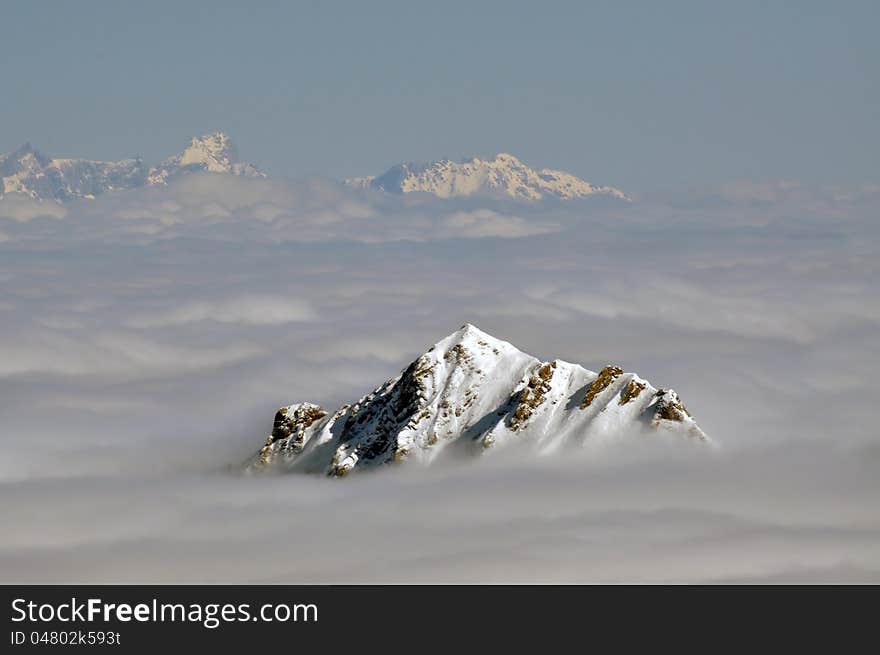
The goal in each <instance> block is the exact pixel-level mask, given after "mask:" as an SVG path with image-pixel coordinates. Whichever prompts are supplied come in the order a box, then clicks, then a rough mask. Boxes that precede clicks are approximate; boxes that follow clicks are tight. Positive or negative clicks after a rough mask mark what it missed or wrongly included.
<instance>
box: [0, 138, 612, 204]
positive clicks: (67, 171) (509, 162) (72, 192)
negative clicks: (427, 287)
mask: <svg viewBox="0 0 880 655" xmlns="http://www.w3.org/2000/svg"><path fill="white" fill-rule="evenodd" d="M193 172H208V173H220V174H225V175H241V176H245V177H265V176H266V175H265V173H263V172H262V171H260V170H259V169H258V168H257V167H256V166H254V165H253V164H248V163H243V162H239V161H238V155H237V152H236V149H235V146H234V145H233V144H232V141H231V140H230V139H229V137H228V136H227V135H226V134H224V133H223V132H214V133H212V134H207V135H205V136H201V137H196V138H194V139H192V141H191V142H190V144H189V146H187V147H186V148H185V149H184V150H183V151H182V152H181V153H180V154H177V155H174V156H172V157H169V158H167V159H165V160H164V161H162V162H160V163H159V164H156V165H153V166H148V165H147V164H145V163H144V162H143V161H142V160H141V159H139V158H137V159H122V160H119V161H91V160H87V159H53V158H50V157H48V156H46V155H44V154H43V153H41V152H40V151H38V150H36V149H34V148H33V147H32V146H31V145H30V144H29V143H26V144H25V145H23V146H22V147H20V148H19V149H18V150H15V151H14V152H11V153H8V154H6V155H0V196H2V195H4V194H10V193H21V194H25V195H27V196H30V197H31V198H34V199H35V200H55V201H59V202H64V201H67V200H72V199H75V198H95V197H97V196H99V195H101V194H103V193H107V192H109V191H119V190H124V189H137V188H141V187H146V186H156V185H163V184H168V183H169V182H171V181H172V180H174V179H175V178H177V177H179V176H181V175H185V174H187V173H193ZM344 184H345V185H347V186H349V187H354V188H365V189H375V190H378V191H384V192H387V193H394V194H404V193H413V192H422V193H429V194H433V195H435V196H437V197H440V198H461V197H468V196H476V195H482V196H494V197H501V198H514V199H517V200H523V201H536V200H541V199H544V198H555V199H559V200H572V199H576V198H586V197H589V196H597V195H598V196H606V197H610V198H617V199H620V200H627V197H626V195H625V194H624V193H623V192H622V191H620V190H619V189H616V188H614V187H610V186H596V185H593V184H591V183H590V182H587V181H586V180H582V179H580V178H578V177H575V176H574V175H572V174H570V173H566V172H564V171H558V170H553V169H549V168H544V169H540V170H535V169H533V168H530V167H528V166H527V165H526V164H524V163H523V162H521V161H520V160H519V159H517V158H516V157H514V156H513V155H508V154H503V153H502V154H499V155H496V156H495V157H494V158H493V159H480V158H479V157H475V158H473V159H468V160H465V161H462V162H453V161H450V160H448V159H443V160H439V161H435V162H431V163H427V164H413V163H408V164H398V165H396V166H392V167H391V168H390V169H388V171H386V172H385V173H383V174H382V175H379V176H378V177H357V178H350V179H347V180H345V181H344Z"/></svg>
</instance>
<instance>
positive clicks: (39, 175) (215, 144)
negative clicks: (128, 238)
mask: <svg viewBox="0 0 880 655" xmlns="http://www.w3.org/2000/svg"><path fill="white" fill-rule="evenodd" d="M193 172H210V173H225V174H229V175H244V176H248V177H262V176H263V173H261V172H260V171H259V170H258V169H257V168H256V167H255V166H252V165H251V164H245V163H240V162H239V161H238V157H237V153H236V150H235V146H233V144H232V142H231V141H230V140H229V137H228V136H226V135H225V134H223V133H222V132H215V133H213V134H208V135H205V136H202V137H196V138H194V139H193V140H192V141H191V142H190V144H189V146H187V148H186V149H185V150H184V151H183V152H181V153H180V154H178V155H174V156H173V157H169V158H168V159H166V160H164V161H163V162H161V163H159V164H157V165H156V166H152V167H149V166H147V165H146V164H144V162H143V161H142V160H140V159H122V160H119V161H89V160H86V159H52V158H50V157H47V156H45V155H43V154H42V153H40V152H38V151H37V150H35V149H34V148H33V146H31V145H30V144H29V143H27V144H25V145H23V146H22V147H21V148H19V149H18V150H16V151H14V152H11V153H9V154H6V155H0V196H3V195H4V194H8V193H22V194H25V195H27V196H30V197H31V198H33V199H35V200H57V201H65V200H72V199H74V198H94V197H95V196H98V195H101V194H102V193H106V192H108V191H118V190H122V189H137V188H140V187H144V186H155V185H159V184H167V183H168V182H170V181H171V180H173V179H174V178H176V177H177V176H179V175H183V174H186V173H193Z"/></svg>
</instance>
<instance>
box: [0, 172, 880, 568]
mask: <svg viewBox="0 0 880 655" xmlns="http://www.w3.org/2000/svg"><path fill="white" fill-rule="evenodd" d="M878 208H880V187H870V186H868V187H859V188H807V187H803V186H800V185H797V184H793V183H778V182H761V183H739V184H730V185H725V186H723V187H721V188H716V189H683V190H674V191H671V192H669V193H668V194H658V195H656V196H653V197H645V198H639V199H636V201H634V202H632V203H616V202H609V201H603V200H601V199H598V200H592V201H590V200H586V201H583V202H573V203H555V202H542V203H538V204H534V205H529V204H520V203H515V202H512V201H503V200H488V199H470V200H457V201H450V200H445V201H444V200H439V199H436V198H430V197H417V196H415V195H413V196H405V197H397V196H390V195H383V194H380V193H377V192H372V191H365V190H352V189H346V188H344V187H342V186H340V185H338V184H336V183H334V182H332V181H328V180H322V179H307V180H298V181H289V180H279V179H243V178H233V177H226V176H215V175H208V174H204V175H191V176H188V177H185V178H181V179H180V180H179V181H177V182H176V183H175V184H173V185H171V186H169V187H167V188H151V189H144V190H138V191H130V192H122V193H116V194H108V195H106V196H102V197H100V198H98V199H97V200H94V201H78V202H72V203H69V204H67V205H64V206H60V205H57V204H54V203H38V202H35V201H31V200H29V199H26V198H22V197H18V196H7V197H5V198H2V199H0V519H2V522H3V525H4V529H3V531H2V532H0V580H2V581H3V582H122V581H126V582H363V581H371V582H392V581H393V582H417V581H505V582H515V581H525V582H535V581H560V582H566V581H578V582H585V581H652V582H653V581H686V582H690V581H707V580H724V581H755V580H764V581H828V580H835V581H837V580H844V581H863V580H865V581H867V580H871V581H880V511H878V509H877V508H878V507H880V430H878V428H877V425H878V419H877V417H876V416H875V406H874V405H875V396H876V394H877V382H876V380H877V375H878V373H877V371H878V369H880V284H878V281H880V222H878V220H877V219H878ZM464 322H472V323H474V324H476V325H477V326H479V327H480V328H481V329H483V330H485V331H487V332H489V333H490V334H493V335H494V336H496V337H498V338H501V339H505V340H507V341H510V342H512V343H514V344H515V345H517V346H518V347H519V348H521V349H522V350H525V351H526V352H529V353H531V354H534V355H535V356H537V357H541V358H543V359H550V358H554V357H559V358H562V359H565V360H568V361H573V362H578V363H582V364H584V365H585V366H587V367H588V368H591V369H593V370H598V369H599V368H601V367H602V366H604V365H605V364H608V363H616V364H619V365H621V366H623V367H624V368H625V369H626V370H629V371H637V372H638V373H639V374H640V375H642V376H643V377H645V378H647V379H648V380H650V381H651V382H652V383H653V384H655V385H656V386H663V387H673V388H675V389H676V390H677V391H678V392H679V393H680V395H681V396H682V398H683V400H684V402H685V404H686V405H687V406H688V408H689V409H690V410H691V412H692V413H693V414H694V416H695V417H696V419H697V421H698V422H699V424H700V425H701V426H702V427H703V429H704V430H705V431H706V432H707V433H708V434H709V435H710V436H711V437H712V438H713V440H714V441H715V442H717V444H718V445H719V447H718V448H717V449H706V448H699V447H697V446H692V445H691V444H682V445H681V447H677V448H676V447H669V446H663V445H660V444H654V443H649V442H644V441H641V442H631V441H627V442H625V443H624V444H621V445H620V446H619V447H617V448H612V449H611V450H609V451H608V452H606V453H600V454H598V455H597V454H591V455H590V456H586V455H585V454H572V453H566V454H564V455H563V456H561V457H543V458H537V459H535V458H534V457H533V456H531V455H530V456H528V457H525V456H524V455H522V454H519V453H516V452H506V453H500V454H499V456H498V457H494V458H482V459H481V460H479V461H475V462H471V463H467V464H459V465H457V466H454V467H453V466H441V467H438V468H432V469H426V470H423V469H412V468H410V469H404V468H400V469H393V470H387V471H382V472H379V473H376V474H372V475H361V476H353V477H351V478H347V479H345V480H327V479H323V478H320V477H308V476H272V477H245V476H241V475H240V474H239V472H238V464H239V463H240V462H242V461H243V460H244V459H245V458H246V457H247V456H249V455H250V454H251V453H253V452H254V451H255V450H256V449H258V448H259V447H260V445H262V443H263V441H264V440H265V436H266V434H267V432H268V431H269V430H270V428H271V421H272V416H273V414H274V412H275V410H276V409H277V408H278V407H279V406H280V405H284V404H289V403H291V402H296V401H304V400H308V401H313V402H318V403H320V404H322V405H324V406H325V407H334V408H335V406H337V405H338V404H341V403H342V402H349V401H352V400H355V399H357V398H358V397H360V396H361V395H362V394H363V393H365V392H367V391H369V390H370V389H372V388H373V387H374V386H376V385H377V384H379V383H380V382H382V381H384V380H385V379H387V378H389V377H391V376H392V375H394V374H396V373H397V372H398V371H399V370H400V369H401V368H403V367H404V366H405V365H406V364H407V363H409V361H411V360H412V359H413V358H414V357H415V356H417V355H418V354H419V353H421V352H422V351H424V350H425V349H426V348H427V347H428V346H429V345H430V344H431V343H433V342H435V341H437V340H439V339H441V338H442V337H444V336H445V335H447V334H448V333H450V332H452V331H453V330H455V329H457V328H458V327H459V326H460V325H461V324H462V323H464Z"/></svg>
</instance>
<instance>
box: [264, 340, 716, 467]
mask: <svg viewBox="0 0 880 655" xmlns="http://www.w3.org/2000/svg"><path fill="white" fill-rule="evenodd" d="M661 434H669V435H672V436H673V437H680V438H682V439H685V440H690V441H696V442H707V441H708V438H707V437H706V435H705V433H704V432H703V431H702V430H701V429H700V427H699V426H698V425H697V424H696V422H695V421H694V419H693V417H692V416H691V414H690V412H688V410H687V409H685V407H684V405H683V404H682V402H681V400H680V399H679V397H678V394H676V393H675V391H673V390H672V389H657V388H656V387H654V386H652V385H651V384H650V383H649V382H647V381H646V380H644V379H642V378H640V377H639V376H638V375H636V374H635V373H625V372H624V371H623V370H622V369H621V368H619V367H617V366H614V365H608V366H606V367H605V368H603V369H602V370H601V371H600V372H598V373H595V372H593V371H589V370H587V369H585V368H583V367H581V366H578V365H577V364H570V363H568V362H564V361H562V360H558V359H557V360H553V361H549V362H542V361H541V360H539V359H537V358H535V357H532V356H531V355H527V354H526V353H524V352H521V351H520V350H518V349H517V348H515V347H514V346H512V345H511V344H509V343H507V342H506V341H501V340H499V339H496V338H494V337H492V336H490V335H488V334H486V333H485V332H482V331H480V330H479V329H477V328H476V327H475V326H473V325H470V324H466V325H464V326H462V328H461V329H460V330H458V331H457V332H454V333H452V334H450V335H449V336H448V337H446V338H445V339H442V340H441V341H439V342H437V343H436V344H434V345H433V346H432V347H431V348H429V349H428V351H427V352H425V353H424V354H423V355H421V356H420V357H418V358H417V359H416V360H415V361H413V362H412V363H411V364H410V365H409V366H407V367H406V368H405V369H404V370H403V371H402V372H401V373H400V374H399V375H398V376H396V377H393V378H391V379H390V380H388V381H387V382H385V383H384V384H382V385H380V386H379V387H377V388H376V389H374V390H373V391H372V392H370V393H368V394H367V395H366V396H364V397H363V398H361V399H360V400H358V401H357V402H355V403H354V404H350V405H343V406H342V407H340V408H339V409H337V410H336V411H334V412H329V411H327V410H325V409H324V408H322V407H320V406H319V405H315V404H313V403H307V402H306V403H296V404H293V405H290V406H287V407H282V408H281V409H280V410H279V411H278V413H276V414H275V419H274V424H273V427H272V433H271V434H270V435H269V437H268V439H267V440H266V442H265V444H264V445H263V447H262V449H261V450H260V451H259V453H257V454H256V455H254V457H253V459H252V460H251V461H250V462H248V463H247V465H246V467H247V469H248V470H249V471H252V472H256V471H265V470H280V471H299V472H315V473H324V474H327V475H330V476H343V475H346V474H348V473H350V472H352V471H355V470H360V469H366V468H374V467H377V466H380V465H384V464H390V463H394V462H408V461H417V462H422V463H429V462H432V461H434V460H435V459H436V458H437V457H438V456H439V455H440V454H441V453H443V452H446V453H449V452H454V453H458V454H459V455H461V456H465V457H466V456H468V455H471V456H475V455H478V454H481V453H485V452H488V451H491V450H494V449H496V448H498V447H503V446H506V445H510V444H515V443H520V444H523V445H531V446H533V447H535V448H536V449H538V450H549V449H553V448H558V447H563V446H566V445H576V446H577V445H581V446H583V445H590V444H602V443H604V442H608V441H613V440H615V439H618V438H620V437H622V436H625V435H643V436H644V437H646V438H656V437H657V436H659V435H661Z"/></svg>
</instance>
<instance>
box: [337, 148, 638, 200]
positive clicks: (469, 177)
mask: <svg viewBox="0 0 880 655" xmlns="http://www.w3.org/2000/svg"><path fill="white" fill-rule="evenodd" d="M345 183H346V184H347V185H349V186H352V187H359V188H373V189H378V190H381V191H387V192H389V193H412V192H415V191H421V192H424V193H431V194H434V195H435V196H438V197H440V198H459V197H467V196H472V195H478V194H488V195H500V196H509V197H512V198H517V199H519V200H541V199H542V198H558V199H561V200H572V199H574V198H586V197H589V196H595V195H605V196H609V197H613V198H618V199H620V200H628V198H627V197H626V195H625V194H624V193H623V191H621V190H620V189H615V188H614V187H610V186H595V185H593V184H590V183H589V182H587V181H586V180H582V179H580V178H578V177H575V176H574V175H572V174H571V173H566V172H564V171H557V170H552V169H549V168H543V169H541V170H535V169H533V168H530V167H529V166H527V165H526V164H524V163H523V162H521V161H520V160H519V159H517V158H516V157H514V156H513V155H508V154H505V153H501V154H499V155H496V156H495V158H494V159H480V158H479V157H474V158H473V159H467V160H464V161H461V162H454V161H451V160H449V159H442V160H440V161H435V162H431V163H427V164H413V163H408V164H398V165H397V166H392V167H391V168H390V169H388V171H386V172H385V173H384V174H382V175H380V176H378V177H356V178H349V179H347V180H346V181H345Z"/></svg>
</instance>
